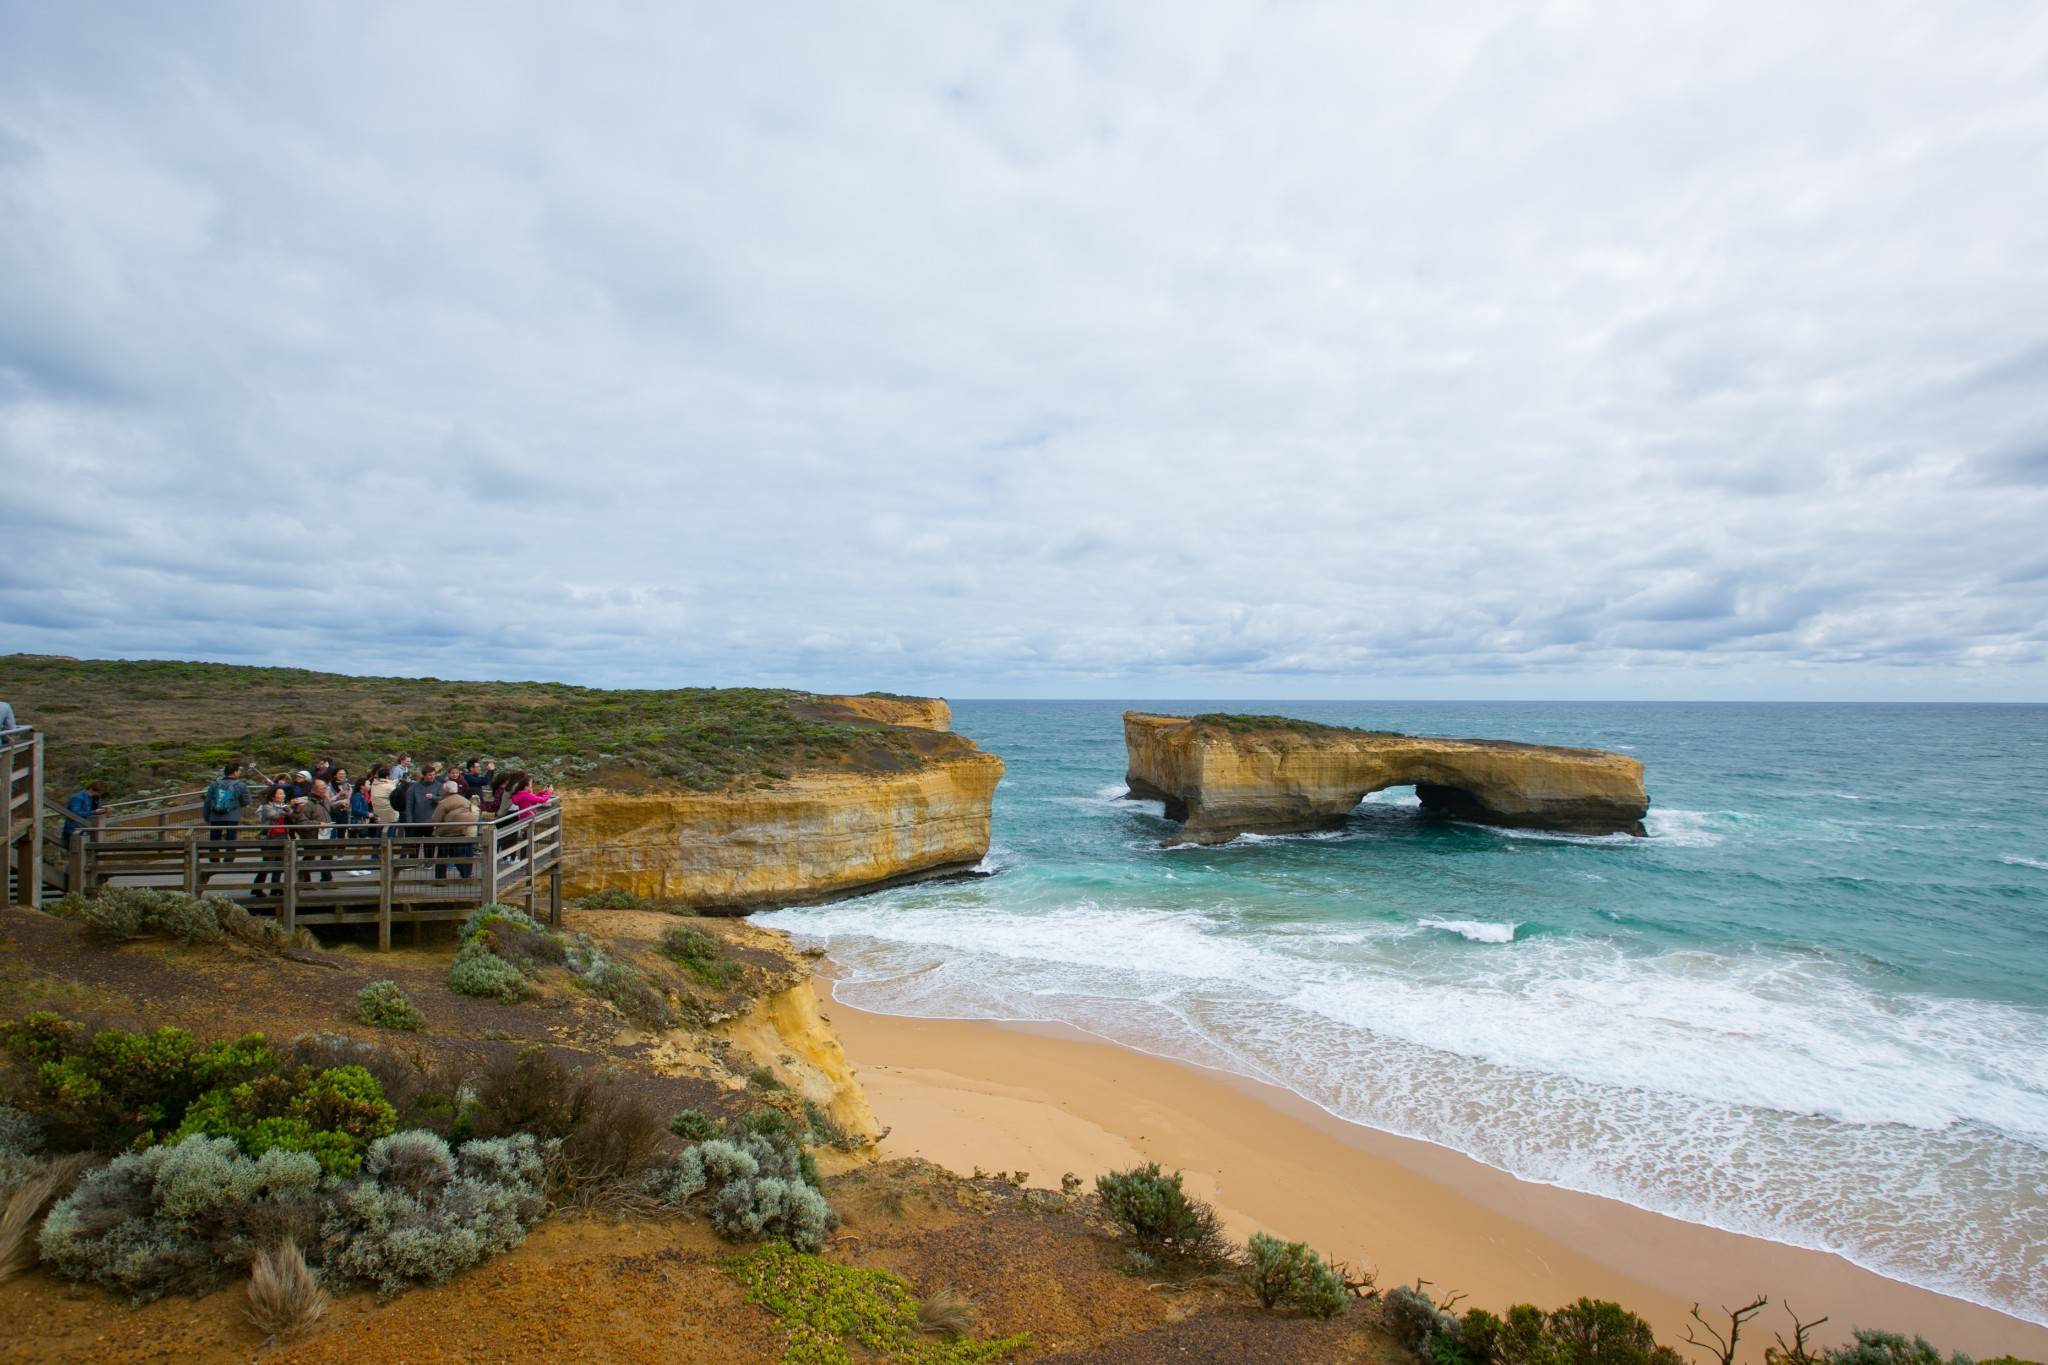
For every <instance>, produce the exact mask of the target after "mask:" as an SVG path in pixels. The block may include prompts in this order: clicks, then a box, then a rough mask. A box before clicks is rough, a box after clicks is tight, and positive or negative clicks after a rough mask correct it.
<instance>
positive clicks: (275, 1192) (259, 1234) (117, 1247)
mask: <svg viewBox="0 0 2048 1365" xmlns="http://www.w3.org/2000/svg"><path fill="white" fill-rule="evenodd" d="M319 1183H320V1163H319V1162H318V1161H317V1160H315V1159H314V1158H313V1157H312V1156H311V1155H309V1154H307V1153H305V1152H286V1151H270V1152H266V1153H264V1154H263V1155H262V1156H261V1157H257V1158H253V1159H252V1158H250V1157H247V1156H244V1155H243V1154H242V1152H241V1151H240V1150H239V1149H238V1148H237V1147H236V1146H235V1144H234V1143H233V1141H231V1140H230V1139H227V1138H216V1137H205V1136H194V1137H188V1138H186V1139H185V1140H184V1141H182V1142H179V1143H177V1144H175V1145H170V1144H166V1145H164V1146H159V1147H151V1148H149V1149H148V1150H147V1151H142V1152H129V1153H126V1154H124V1155H122V1156H118V1157H116V1158H115V1159H114V1160H113V1162H112V1163H111V1164H109V1165H106V1166H102V1167H100V1168H99V1169H98V1170H96V1171H93V1172H92V1173H91V1174H89V1175H87V1176H86V1177H85V1179H84V1180H83V1181H82V1182H80V1184H79V1187H78V1189H77V1190H76V1191H74V1192H73V1193H72V1194H70V1195H69V1196H67V1197H66V1198H64V1199H62V1200H60V1201H58V1203H57V1205H56V1207H55V1208H53V1209H52V1210H51V1211H50V1216H49V1217H48V1218H47V1219H45V1220H44V1222H43V1230H42V1234H41V1236H40V1237H39V1238H38V1245H39V1246H40V1248H41V1251H42V1257H43V1263H44V1264H45V1266H47V1267H48V1268H49V1269H50V1271H51V1272H52V1273H54V1274H57V1275H61V1276H63V1277H64V1278H66V1279H72V1280H84V1281H88V1282H90V1283H94V1284H100V1285H104V1286H106V1287H107V1288H109V1289H113V1290H117V1291H119V1292H121V1293H124V1294H127V1295H129V1296H130V1297H131V1298H133V1299H134V1300H136V1301H137V1302H146V1301H148V1300H150V1299H155V1298H160V1297H162V1296H163V1295H165V1294H168V1293H172V1292H175V1291H184V1292H189V1293H195V1294H196V1293H204V1292H206V1291H207V1290H209V1289H211V1288H213V1287H214V1286H215V1285H216V1284H218V1283H219V1282H220V1279H221V1277H222V1275H224V1274H226V1273H228V1272H229V1271H232V1270H236V1269H239V1268H240V1267H242V1266H244V1265H247V1264H248V1263H249V1261H250V1259H251V1258H252V1257H253V1256H254V1254H255V1250H256V1247H257V1246H259V1245H268V1244H271V1243H274V1242H275V1241H276V1240H278V1239H279V1237H280V1235H283V1234H286V1233H288V1232H290V1231H293V1230H297V1229H306V1225H307V1224H309V1223H311V1224H314V1225H316V1226H317V1211H316V1209H315V1203H316V1200H317V1194H318V1186H319ZM306 1230H310V1229H306Z"/></svg>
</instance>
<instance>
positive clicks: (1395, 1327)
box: [1379, 1285, 1873, 1365]
mask: <svg viewBox="0 0 2048 1365" xmlns="http://www.w3.org/2000/svg"><path fill="white" fill-rule="evenodd" d="M1379 1313H1380V1321H1381V1323H1382V1325H1384V1326H1385V1327H1386V1328H1387V1330H1388V1332H1389V1334H1390V1335H1392V1336H1393V1338H1394V1339H1395V1340H1396V1341H1397V1342H1399V1343H1400V1344H1401V1346H1402V1347H1403V1348H1404V1349H1406V1350H1407V1351H1408V1353H1409V1354H1410V1355H1412V1356H1414V1357H1415V1358H1417V1359H1418V1360H1425V1361H1430V1362H1433V1365H1684V1362H1683V1360H1682V1359H1681V1357H1680V1356H1679V1355H1678V1353H1677V1352H1676V1351H1674V1350H1672V1349H1671V1348H1670V1347H1668V1346H1659V1345H1658V1344H1657V1337H1656V1333H1655V1331H1654V1330H1653V1329H1652V1328H1651V1327H1650V1324H1649V1323H1647V1322H1645V1321H1644V1320H1643V1319H1641V1318H1639V1317H1637V1316H1636V1315H1635V1314H1634V1313H1631V1312H1629V1311H1628V1310H1627V1309H1625V1308H1623V1307H1622V1306H1621V1305H1620V1304H1617V1303H1609V1302H1607V1301H1606V1300H1604V1299H1587V1298H1581V1299H1578V1300H1577V1301H1575V1302H1573V1303H1569V1304H1566V1305H1565V1306H1564V1307H1562V1308H1559V1309H1556V1310H1555V1311H1553V1312H1549V1313H1545V1312H1544V1311H1543V1310H1542V1309H1540V1308H1537V1307H1536V1306H1535V1305H1533V1304H1527V1303H1518V1304H1516V1305H1515V1306H1514V1307H1512V1308H1510V1309H1508V1310H1507V1313H1506V1315H1505V1316H1504V1317H1496V1316H1495V1315H1494V1314H1492V1313H1489V1312H1487V1311H1486V1310H1485V1309H1483V1308H1474V1309H1471V1310H1469V1311H1467V1312H1465V1313H1463V1314H1462V1315H1461V1314H1459V1313H1456V1312H1453V1311H1451V1310H1450V1309H1448V1308H1444V1307H1440V1306H1438V1305H1437V1304H1436V1303H1435V1302H1433V1301H1432V1300H1431V1299H1430V1297H1429V1295H1428V1294H1426V1293H1424V1292H1423V1291H1422V1289H1421V1288H1420V1287H1419V1286H1418V1287H1416V1288H1413V1289H1411V1288H1409V1287H1407V1286H1406V1285H1399V1286H1396V1287H1395V1288H1393V1289H1390V1290H1388V1291H1387V1292H1386V1293H1385V1294H1383V1295H1382V1296H1381V1297H1380V1301H1379ZM1865 1365H1873V1363H1870V1362H1866V1363H1865Z"/></svg>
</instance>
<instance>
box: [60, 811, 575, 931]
mask: <svg viewBox="0 0 2048 1365" xmlns="http://www.w3.org/2000/svg"><path fill="white" fill-rule="evenodd" d="M113 811H114V808H112V807H109V808H108V811H107V812H103V813H102V818H101V820H100V821H99V822H97V823H95V824H93V825H91V826H89V827H85V828H81V829H79V830H77V831H76V832H75V833H74V834H73V835H72V838H71V842H70V847H69V849H68V850H67V861H68V875H67V877H66V879H65V880H66V884H67V885H68V886H70V887H71V888H73V889H75V890H79V891H82V892H84V893H85V894H86V895H89V896H90V895H97V894H98V893H99V892H100V891H101V890H103V889H104V888H106V887H108V886H152V887H159V888H163V889H166V890H178V891H183V892H185V893H187V894H188V895H194V896H198V895H213V896H226V897H227V898H229V899H231V900H234V901H236V902H238V903H240V904H241V905H243V906H244V907H245V908H247V909H248V910H249V911H250V912H251V913H266V912H274V913H275V914H276V916H277V919H278V923H279V925H280V926H281V927H282V928H284V929H285V930H287V931H290V930H292V929H294V928H297V927H298V926H299V925H301V924H325V925H356V924H360V925H370V924H374V925H376V927H377V946H378V947H379V948H389V947H390V946H391V926H392V924H393V923H394V922H397V923H400V924H409V925H412V926H414V932H415V933H417V926H418V925H419V924H421V923H423V922H426V921H432V920H446V919H458V918H461V917H462V916H464V915H467V914H468V913H469V912H470V911H471V910H472V909H474V908H475V907H477V906H479V905H487V904H492V903H503V902H507V901H511V900H514V899H524V901H525V902H526V908H527V910H528V911H529V912H533V913H536V914H537V913H538V912H539V902H540V896H541V884H542V882H543V880H545V882H546V885H547V893H546V894H547V917H548V922H549V923H550V924H560V923H561V918H562V807H561V803H560V802H559V801H550V802H548V803H547V804H546V805H544V806H539V807H536V808H535V809H534V810H533V812H532V813H531V814H529V815H525V816H517V815H506V816H501V817H499V818H498V819H495V820H480V821H478V822H477V824H476V825H474V826H471V827H469V828H470V830H471V831H472V832H471V833H469V834H467V835H461V836H458V835H452V834H442V833H439V832H436V833H433V834H427V835H421V834H417V833H415V832H413V831H414V830H415V829H416V828H417V827H416V826H411V825H397V826H392V825H332V826H328V827H327V829H326V833H327V835H328V837H326V838H315V837H311V836H310V834H307V835H302V836H301V837H292V836H289V835H287V836H284V837H275V838H274V837H271V836H269V835H267V834H265V833H264V832H263V831H262V830H261V829H260V828H258V827H256V826H251V825H240V826H233V825H230V826H218V825H210V824H207V823H205V822H203V821H196V820H183V821H169V822H163V823H159V822H157V821H156V820H155V819H154V818H153V817H152V818H148V819H128V818H125V817H122V816H120V815H115V816H114V819H113V820H112V821H111V822H110V821H109V820H108V818H107V816H108V815H109V814H112V813H113ZM393 831H396V832H395V833H393ZM231 836H232V837H231ZM387 836H388V837H387Z"/></svg>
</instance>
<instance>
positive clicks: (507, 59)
mask: <svg viewBox="0 0 2048 1365" xmlns="http://www.w3.org/2000/svg"><path fill="white" fill-rule="evenodd" d="M0 543H4V545H5V552H4V555H0V652H7V651H12V650H27V651H33V652H49V653H64V654H77V655H90V656H126V657H143V656H147V657H172V658H209V659H222V660H229V661H236V662H273V663H287V664H294V665H303V666H310V667H325V668H333V669H338V670H342V671H348V672H400V673H416V674H438V675H441V676H447V677H542V678H563V679H568V680H572V681H578V682H591V683H618V684H679V683H717V684H734V683H774V684H794V685H798V686H809V687H815V688H819V689H839V688H849V689H864V688H868V687H883V688H892V689H896V690H905V691H936V692H944V693H948V694H951V695H956V696H999V695H1047V696H1060V695H1097V696H1122V695H1132V696H1168V697H1195V696H1253V697H1285V696H1330V697H1350V696H1357V697H1390V696H1418V697H1427V696H1442V697H1455V696H1532V697H1556V696H1589V697H1599V696H1645V697H1667V696H1669V697H1719V696H1729V697H1734V696H1757V697H1770V696H1795V697H1805V696H1816V697H1817V696H1834V697H1879V698H1882V697H1901V698H1907V697H1956V698H1985V699H2020V700H2044V699H2048V6H2043V5H2041V4H2039V3H2010V4H1977V3H1971V2H1970V0H1938V2H1937V3H1927V4H1919V5H1895V4H1883V3H1870V0H1858V2H1857V3H1847V2H1846V0H1845V2H1844V3H1811V4H1798V5H1787V4H1784V3H1782V0H1769V2H1768V3H1758V4H1748V3H1741V0H1732V2H1731V0H1713V3H1702V4H1695V5H1683V4H1654V5H1645V4H1638V3H1625V2H1623V3H1614V4H1610V5H1549V6H1544V5H1528V6H1509V5H1490V4H1478V3H1473V4H1460V5H1416V4H1411V3H1399V4H1384V5H1373V4H1345V5H1317V4H1277V5H1263V6H1255V5H1249V4H1219V3H1209V2H1208V0H1173V2H1172V3H1161V4H1157V5H1120V4H1101V3H1096V4H1087V5H1073V6H1062V5H1055V4H1049V3H1024V4H1015V5H1000V4H983V3H976V4H966V5H960V4H936V3H934V4H928V5H922V6H915V5H899V4H887V3H875V2H874V0H868V2H866V3H861V4H857V5H856V4H844V5H836V6H805V5H795V4H787V5H785V4H765V5H732V4H716V5H713V4H704V5H676V4H665V5H648V6H645V7H612V6H604V5H597V4H579V5H574V6H545V7H544V6H531V7H523V6H515V5H508V4H502V3H491V4H480V5H476V6H473V7H459V6H451V5H423V4H419V3H406V4H397V5H372V4H364V3H353V2H351V3H346V4H341V3H337V4H332V5H317V4H292V5H275V4H250V5H246V6H223V5H210V4H180V5H152V4H142V3H136V4H128V5H96V4H90V3H65V4H59V5H53V4H47V3H41V0H0Z"/></svg>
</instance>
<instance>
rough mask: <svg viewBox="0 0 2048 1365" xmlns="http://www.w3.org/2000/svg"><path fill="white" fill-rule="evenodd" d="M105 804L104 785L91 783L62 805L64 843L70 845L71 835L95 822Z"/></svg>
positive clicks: (96, 782) (105, 785)
mask: <svg viewBox="0 0 2048 1365" xmlns="http://www.w3.org/2000/svg"><path fill="white" fill-rule="evenodd" d="M106 804H107V784H106V783H104V782H99V781H93V782H88V783H86V784H85V785H84V786H83V787H80V788H79V789H78V791H77V792H76V793H75V794H74V795H73V796H72V798H71V799H70V800H69V801H66V802H65V803H64V810H65V816H64V842H65V843H67V844H68V843H70V842H71V836H72V835H74V834H76V833H78V831H80V830H81V829H84V828H85V827H86V826H87V825H90V824H93V823H94V822H95V821H97V820H98V819H99V818H100V811H101V809H102V808H103V807H105V806H106Z"/></svg>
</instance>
